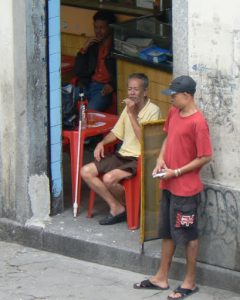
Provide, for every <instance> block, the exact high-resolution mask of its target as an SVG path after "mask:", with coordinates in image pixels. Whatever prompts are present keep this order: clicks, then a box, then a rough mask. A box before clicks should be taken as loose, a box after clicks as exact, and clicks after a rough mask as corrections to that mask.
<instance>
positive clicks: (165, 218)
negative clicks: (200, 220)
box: [159, 190, 200, 245]
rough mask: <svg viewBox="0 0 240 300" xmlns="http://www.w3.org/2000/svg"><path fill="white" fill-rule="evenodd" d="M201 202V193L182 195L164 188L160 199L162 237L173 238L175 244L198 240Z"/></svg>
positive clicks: (160, 234) (160, 233) (160, 230)
mask: <svg viewBox="0 0 240 300" xmlns="http://www.w3.org/2000/svg"><path fill="white" fill-rule="evenodd" d="M199 203H200V193H199V194H196V195H194V196H191V197H180V196H175V195H173V194H171V193H170V192H169V191H167V190H163V191H162V199H161V201H160V227H159V236H160V238H162V239H172V240H173V241H174V244H175V245H177V244H186V243H187V242H189V241H191V240H196V239H197V238H198V228H197V208H198V205H199Z"/></svg>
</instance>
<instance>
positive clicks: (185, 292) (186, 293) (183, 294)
mask: <svg viewBox="0 0 240 300" xmlns="http://www.w3.org/2000/svg"><path fill="white" fill-rule="evenodd" d="M198 291H199V288H198V287H197V286H196V287H195V289H193V290H191V289H184V288H182V287H181V286H179V287H177V288H176V289H175V290H174V291H173V292H174V293H175V294H176V293H178V294H181V296H180V297H177V298H176V297H175V298H174V297H170V296H168V300H181V299H185V298H187V297H189V296H191V295H192V294H194V293H197V292H198Z"/></svg>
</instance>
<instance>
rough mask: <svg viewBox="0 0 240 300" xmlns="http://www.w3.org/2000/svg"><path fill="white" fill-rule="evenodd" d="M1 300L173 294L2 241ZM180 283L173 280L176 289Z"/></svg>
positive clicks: (218, 295) (211, 296) (122, 299)
mask: <svg viewBox="0 0 240 300" xmlns="http://www.w3.org/2000/svg"><path fill="white" fill-rule="evenodd" d="M0 253H1V255H0V270H1V271H0V299H1V300H33V299H34V300H67V299H71V300H109V299H112V298H113V299H114V300H129V299H131V300H141V299H142V300H143V299H151V300H157V299H158V300H163V299H167V295H168V294H169V293H170V291H164V292H162V291H154V290H135V289H133V287H132V286H133V283H135V282H140V281H141V280H143V279H146V278H148V277H149V276H147V275H143V274H139V273H134V272H130V271H125V270H121V269H117V268H112V267H107V266H103V265H99V264H95V263H89V262H86V261H81V260H78V259H74V258H69V257H66V256H63V255H59V254H55V253H51V252H45V251H39V250H36V249H33V248H29V247H25V246H21V245H18V244H13V243H7V242H1V241H0ZM179 284H180V282H178V281H175V280H170V285H171V287H172V288H174V287H176V286H178V285H179ZM199 287H200V291H199V292H198V293H196V294H194V295H192V296H191V297H189V298H188V299H192V300H200V299H201V300H226V299H228V300H238V299H240V294H236V293H232V292H229V291H224V290H221V289H215V288H210V287H206V286H199Z"/></svg>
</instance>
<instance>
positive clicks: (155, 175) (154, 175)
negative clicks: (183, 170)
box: [153, 172, 166, 178]
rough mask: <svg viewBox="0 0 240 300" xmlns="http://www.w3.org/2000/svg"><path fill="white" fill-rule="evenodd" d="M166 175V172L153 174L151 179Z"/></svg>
mask: <svg viewBox="0 0 240 300" xmlns="http://www.w3.org/2000/svg"><path fill="white" fill-rule="evenodd" d="M165 175H166V172H159V173H156V174H153V178H157V177H160V178H162V177H164V176H165Z"/></svg>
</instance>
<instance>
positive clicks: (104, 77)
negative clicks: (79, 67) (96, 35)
mask: <svg viewBox="0 0 240 300" xmlns="http://www.w3.org/2000/svg"><path fill="white" fill-rule="evenodd" d="M110 48H111V43H110V42H109V43H108V44H107V45H101V46H100V47H99V51H98V60H97V67H96V70H95V73H94V74H93V76H92V80H93V81H96V82H100V83H109V81H110V74H109V72H108V69H107V67H106V65H105V58H106V56H107V55H108V53H109V51H110Z"/></svg>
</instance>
